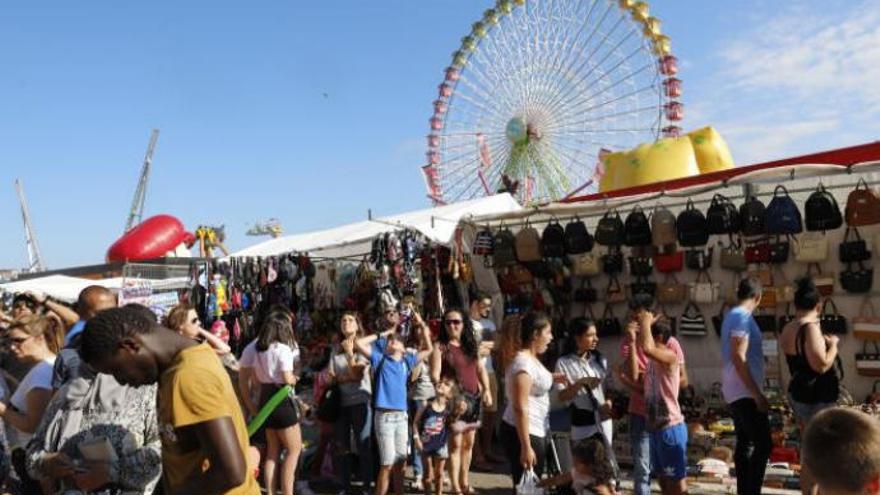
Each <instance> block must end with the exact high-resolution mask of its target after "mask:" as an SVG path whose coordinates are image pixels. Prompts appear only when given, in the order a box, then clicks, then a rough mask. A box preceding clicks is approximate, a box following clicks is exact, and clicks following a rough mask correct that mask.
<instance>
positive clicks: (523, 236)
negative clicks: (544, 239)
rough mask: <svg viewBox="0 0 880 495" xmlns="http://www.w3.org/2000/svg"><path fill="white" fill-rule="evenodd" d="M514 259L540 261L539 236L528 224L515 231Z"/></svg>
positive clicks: (525, 261)
mask: <svg viewBox="0 0 880 495" xmlns="http://www.w3.org/2000/svg"><path fill="white" fill-rule="evenodd" d="M516 259H517V260H518V261H519V262H520V263H530V262H533V261H541V237H540V236H538V231H537V230H535V228H534V227H532V226H531V225H530V224H526V225H525V226H524V227H523V229H522V230H520V231H519V232H517V233H516Z"/></svg>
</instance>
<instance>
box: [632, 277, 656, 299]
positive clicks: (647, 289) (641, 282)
mask: <svg viewBox="0 0 880 495" xmlns="http://www.w3.org/2000/svg"><path fill="white" fill-rule="evenodd" d="M629 290H630V294H632V297H633V298H635V296H636V295H638V294H647V295H649V296H651V297H652V298H653V297H654V295H655V294H656V293H657V283H656V282H652V281H650V280H648V279H647V278H645V277H636V279H635V280H634V281H633V283H631V284H629Z"/></svg>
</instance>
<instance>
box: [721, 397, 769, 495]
mask: <svg viewBox="0 0 880 495" xmlns="http://www.w3.org/2000/svg"><path fill="white" fill-rule="evenodd" d="M730 409H731V411H732V412H733V424H734V426H735V427H736V452H734V454H733V460H734V461H735V462H736V493H737V495H760V493H761V485H762V484H763V482H764V470H765V469H766V468H767V460H768V459H769V458H770V445H771V440H770V418H769V417H768V416H767V415H766V414H764V413H762V412H760V411H758V405H757V403H756V402H755V400H754V399H740V400H738V401H736V402H734V403H732V404H731V405H730Z"/></svg>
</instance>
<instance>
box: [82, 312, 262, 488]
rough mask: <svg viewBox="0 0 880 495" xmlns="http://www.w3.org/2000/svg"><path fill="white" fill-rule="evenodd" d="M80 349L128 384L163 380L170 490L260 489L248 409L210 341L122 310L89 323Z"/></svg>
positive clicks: (161, 411)
mask: <svg viewBox="0 0 880 495" xmlns="http://www.w3.org/2000/svg"><path fill="white" fill-rule="evenodd" d="M80 353H81V355H82V358H83V360H84V361H85V362H86V363H88V364H89V365H90V366H91V367H92V368H94V369H95V370H96V371H98V372H100V373H106V374H110V375H113V376H114V377H115V378H116V380H117V381H119V383H122V384H124V385H131V386H142V385H146V384H150V383H156V382H158V383H159V387H158V397H157V406H158V420H159V431H160V434H161V436H162V468H163V480H164V484H165V494H166V495H178V494H181V495H182V494H195V493H198V494H218V495H219V494H226V495H258V494H259V493H260V490H259V488H258V486H257V482H256V480H255V479H254V477H253V476H252V475H251V474H250V473H249V472H248V468H247V463H246V452H247V448H248V435H247V429H246V427H245V422H244V417H243V416H242V413H241V407H240V406H239V404H238V400H237V399H236V396H235V392H234V391H233V388H232V382H231V381H230V380H229V376H228V375H227V374H226V372H225V371H224V370H223V367H222V365H221V363H220V360H219V359H218V358H217V356H216V354H215V353H214V351H213V350H212V349H211V347H210V346H208V345H207V344H198V343H196V342H194V341H192V340H190V339H188V338H186V337H183V336H181V335H179V334H178V333H177V332H174V331H172V330H169V329H167V328H165V327H162V326H159V325H156V324H155V323H154V322H152V321H149V320H147V319H146V318H143V317H142V316H141V315H139V314H138V313H137V311H132V310H131V309H130V308H116V309H111V310H108V311H105V312H103V313H100V314H99V315H97V316H96V317H94V318H92V319H91V320H89V322H88V323H87V324H86V328H85V330H84V331H83V337H82V347H81V351H80Z"/></svg>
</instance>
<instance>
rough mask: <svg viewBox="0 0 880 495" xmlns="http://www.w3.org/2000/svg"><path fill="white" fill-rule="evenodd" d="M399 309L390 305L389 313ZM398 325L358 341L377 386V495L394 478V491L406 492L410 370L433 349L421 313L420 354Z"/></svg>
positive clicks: (416, 327)
mask: <svg viewBox="0 0 880 495" xmlns="http://www.w3.org/2000/svg"><path fill="white" fill-rule="evenodd" d="M391 311H394V312H396V311H397V310H396V309H395V308H387V310H386V312H391ZM395 329H396V327H393V328H391V329H389V330H385V331H384V332H382V333H381V334H378V335H370V336H367V337H363V338H361V339H359V340H358V341H357V348H358V352H360V353H361V354H363V355H364V356H366V357H368V358H369V359H370V367H371V368H372V369H373V370H374V371H373V386H374V387H375V390H374V394H373V400H374V403H373V405H374V411H375V414H374V418H375V432H376V443H377V445H378V448H379V474H378V476H377V477H376V495H385V494H386V493H388V487H389V485H390V483H391V480H392V479H393V481H394V493H396V494H398V495H401V494H402V493H403V466H404V463H405V461H406V457H407V453H408V452H409V415H408V408H407V400H406V399H407V397H406V394H407V384H408V383H409V377H410V373H412V370H413V369H414V368H415V367H416V366H418V365H419V364H420V363H421V362H422V361H424V360H425V359H426V358H427V357H428V356H429V355H430V354H431V351H432V350H433V346H432V345H431V335H430V332H429V330H428V327H427V325H425V324H424V322H423V321H422V318H421V317H420V316H419V315H418V313H414V314H413V331H417V332H419V337H420V339H421V342H422V346H421V349H420V350H419V352H418V353H415V352H411V351H407V350H406V348H405V347H404V343H403V341H402V340H401V338H400V336H399V335H398V334H397V333H396V332H395Z"/></svg>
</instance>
